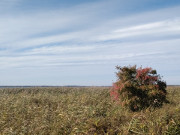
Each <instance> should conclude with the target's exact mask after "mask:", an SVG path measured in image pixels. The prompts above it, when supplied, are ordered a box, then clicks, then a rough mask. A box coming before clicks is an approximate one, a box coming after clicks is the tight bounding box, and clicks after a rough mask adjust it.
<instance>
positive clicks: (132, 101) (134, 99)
mask: <svg viewBox="0 0 180 135" xmlns="http://www.w3.org/2000/svg"><path fill="white" fill-rule="evenodd" d="M116 69H117V70H118V72H117V73H116V74H117V77H118V80H117V82H115V83H114V84H113V86H112V88H111V92H110V94H111V96H112V97H113V100H116V101H118V102H119V103H120V104H121V105H122V106H125V107H128V108H129V109H130V110H132V111H139V110H142V109H145V108H148V107H153V108H155V107H161V106H162V105H163V103H164V102H166V101H167V100H166V94H167V92H166V82H164V81H162V80H161V77H160V75H158V74H157V72H156V70H153V69H152V68H150V67H147V68H142V67H139V68H137V67H136V66H124V67H119V66H117V67H116Z"/></svg>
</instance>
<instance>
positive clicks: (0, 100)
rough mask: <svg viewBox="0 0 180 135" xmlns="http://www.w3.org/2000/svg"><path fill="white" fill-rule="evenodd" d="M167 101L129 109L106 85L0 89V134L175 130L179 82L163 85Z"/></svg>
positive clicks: (156, 133) (154, 134) (179, 120)
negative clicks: (157, 105)
mask: <svg viewBox="0 0 180 135" xmlns="http://www.w3.org/2000/svg"><path fill="white" fill-rule="evenodd" d="M168 100H169V101H170V103H169V104H165V105H163V107H162V108H160V109H156V110H151V109H147V110H144V111H141V112H136V113H133V112H129V111H127V110H126V109H124V108H121V107H120V106H119V105H118V104H117V103H113V102H112V100H111V98H110V96H109V88H104V87H86V88H84V87H81V88H71V87H68V88H66V87H64V88H63V87H61V88H54V87H53V88H38V87H37V88H11V89H10V88H9V89H8V88H4V89H3V88H1V89H0V134H8V135H9V134H10V135H21V134H22V135H24V134H25V135H32V134H42V135H46V134H52V135H56V134H59V135H66V134H72V135H74V134H75V135H76V134H77V135H86V134H90V135H95V134H96V135H99V134H106V135H116V134H119V135H121V134H122V135H130V134H139V135H141V134H142V135H145V134H147V135H161V134H167V135H178V134H180V87H168Z"/></svg>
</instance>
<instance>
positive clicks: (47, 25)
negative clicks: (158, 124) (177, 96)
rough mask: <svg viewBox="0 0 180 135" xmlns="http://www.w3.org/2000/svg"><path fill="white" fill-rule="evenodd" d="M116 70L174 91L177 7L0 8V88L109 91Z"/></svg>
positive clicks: (91, 1) (63, 0)
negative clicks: (144, 72)
mask: <svg viewBox="0 0 180 135" xmlns="http://www.w3.org/2000/svg"><path fill="white" fill-rule="evenodd" d="M117 65H119V66H128V65H137V67H140V66H142V67H152V68H153V69H156V70H157V73H158V74H160V75H161V76H162V79H163V80H165V81H166V82H167V84H168V85H180V68H179V66H180V0H0V85H1V86H4V85H16V86H17V85H33V86H34V85H38V86H39V85H51V86H65V85H81V86H110V85H112V83H113V82H115V81H116V80H117V78H116V74H115V72H117V70H116V69H115V66H117Z"/></svg>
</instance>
